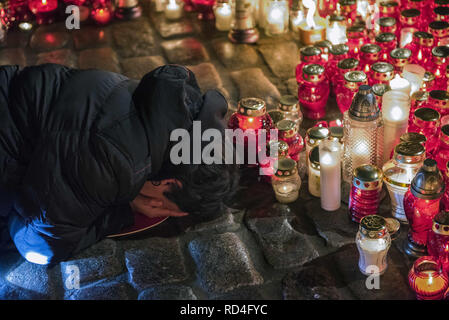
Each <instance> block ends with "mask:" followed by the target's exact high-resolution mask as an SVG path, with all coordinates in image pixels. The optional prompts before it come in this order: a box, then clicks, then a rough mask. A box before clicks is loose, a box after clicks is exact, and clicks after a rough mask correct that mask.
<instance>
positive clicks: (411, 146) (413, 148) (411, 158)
mask: <svg viewBox="0 0 449 320" xmlns="http://www.w3.org/2000/svg"><path fill="white" fill-rule="evenodd" d="M425 156H426V149H425V148H424V146H423V145H422V144H420V143H417V142H402V143H399V144H398V145H397V146H396V147H395V148H394V159H395V160H396V161H397V162H400V163H418V162H421V161H423V160H424V158H425Z"/></svg>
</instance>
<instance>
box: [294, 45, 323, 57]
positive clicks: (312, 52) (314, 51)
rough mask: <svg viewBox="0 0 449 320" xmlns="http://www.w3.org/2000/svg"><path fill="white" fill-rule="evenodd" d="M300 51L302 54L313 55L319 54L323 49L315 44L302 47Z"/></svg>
mask: <svg viewBox="0 0 449 320" xmlns="http://www.w3.org/2000/svg"><path fill="white" fill-rule="evenodd" d="M299 53H300V54H301V56H306V57H311V56H319V55H320V54H321V50H320V49H318V48H317V47H314V46H307V47H304V48H302V49H301V50H300V51H299Z"/></svg>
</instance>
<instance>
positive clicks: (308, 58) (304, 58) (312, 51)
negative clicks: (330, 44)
mask: <svg viewBox="0 0 449 320" xmlns="http://www.w3.org/2000/svg"><path fill="white" fill-rule="evenodd" d="M299 56H300V62H299V64H298V65H297V66H296V70H295V73H296V82H298V84H300V83H301V82H303V76H302V69H303V68H304V66H306V65H308V64H324V63H323V62H322V60H321V50H320V49H318V48H317V47H314V46H307V47H304V48H301V49H300V50H299Z"/></svg>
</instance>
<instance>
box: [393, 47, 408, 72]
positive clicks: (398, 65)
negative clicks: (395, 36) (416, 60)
mask: <svg viewBox="0 0 449 320" xmlns="http://www.w3.org/2000/svg"><path fill="white" fill-rule="evenodd" d="M411 56H412V51H411V50H410V49H405V48H396V49H393V50H391V51H390V61H389V62H390V63H391V64H392V65H393V66H394V71H395V72H396V73H399V74H401V73H402V70H403V69H404V66H405V65H406V64H408V63H409V62H410V57H411Z"/></svg>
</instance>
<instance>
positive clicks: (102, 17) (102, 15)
mask: <svg viewBox="0 0 449 320" xmlns="http://www.w3.org/2000/svg"><path fill="white" fill-rule="evenodd" d="M92 18H93V19H94V20H95V22H96V23H97V24H100V25H103V24H107V23H109V21H111V18H112V15H111V11H110V10H109V9H108V8H98V9H94V10H92Z"/></svg>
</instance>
